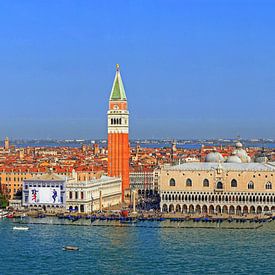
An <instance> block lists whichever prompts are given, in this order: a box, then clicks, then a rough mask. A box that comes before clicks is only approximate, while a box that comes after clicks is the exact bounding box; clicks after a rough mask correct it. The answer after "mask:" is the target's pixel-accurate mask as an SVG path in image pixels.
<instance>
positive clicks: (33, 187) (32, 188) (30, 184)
mask: <svg viewBox="0 0 275 275" xmlns="http://www.w3.org/2000/svg"><path fill="white" fill-rule="evenodd" d="M66 181H67V178H66V177H61V176H59V175H57V174H54V173H46V174H43V175H41V176H36V177H33V178H32V179H28V180H24V181H23V191H22V205H23V206H24V207H28V208H44V209H46V208H51V207H55V208H65V205H66Z"/></svg>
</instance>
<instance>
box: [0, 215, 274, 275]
mask: <svg viewBox="0 0 275 275" xmlns="http://www.w3.org/2000/svg"><path fill="white" fill-rule="evenodd" d="M14 225H15V224H13V223H12V221H9V220H0V274H1V275H2V274H4V275H6V274H80V275H84V274H168V273H170V274H171V273H173V274H186V273H187V274H190V273H196V274H197V273H203V274H221V273H226V274H275V222H274V221H273V222H272V223H269V224H265V225H264V227H262V228H259V229H252V230H251V229H242V230H230V229H199V228H196V229H185V228H149V227H135V226H132V227H98V226H72V225H69V226H64V225H63V226H62V225H42V224H30V225H29V227H30V230H29V231H13V230H12V227H13V226H14ZM65 245H75V246H79V247H80V250H79V251H73V252H69V251H63V250H62V248H63V246H65Z"/></svg>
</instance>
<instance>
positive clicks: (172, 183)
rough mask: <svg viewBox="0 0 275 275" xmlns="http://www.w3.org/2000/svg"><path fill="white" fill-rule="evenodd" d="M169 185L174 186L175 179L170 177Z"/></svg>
mask: <svg viewBox="0 0 275 275" xmlns="http://www.w3.org/2000/svg"><path fill="white" fill-rule="evenodd" d="M169 185H170V186H176V181H175V179H173V178H172V179H170V181H169Z"/></svg>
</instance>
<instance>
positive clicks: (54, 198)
mask: <svg viewBox="0 0 275 275" xmlns="http://www.w3.org/2000/svg"><path fill="white" fill-rule="evenodd" d="M29 203H31V204H42V203H47V204H61V198H60V188H55V187H30V189H29Z"/></svg>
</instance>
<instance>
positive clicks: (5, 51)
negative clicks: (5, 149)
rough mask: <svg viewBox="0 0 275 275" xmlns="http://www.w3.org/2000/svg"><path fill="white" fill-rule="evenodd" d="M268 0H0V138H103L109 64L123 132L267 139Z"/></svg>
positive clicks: (271, 101) (272, 6) (270, 123)
mask: <svg viewBox="0 0 275 275" xmlns="http://www.w3.org/2000/svg"><path fill="white" fill-rule="evenodd" d="M274 14H275V3H274V1H260V0H259V1H253V0H249V1H248V0H247V1H244V0H243V1H242V0H238V1H234V0H231V1H226V0H216V1H211V0H209V1H207V0H201V1H196V0H192V1H191V0H190V1H184V0H178V1H175V0H169V1H168V0H166V1H164V0H163V1H161V0H159V1H158V0H151V1H150V0H144V1H142V0H136V1H134V0H133V1H127V0H115V1H111V0H108V1H107V0H106V1H104V0H98V1H97V0H93V1H88V0H87V1H84V0H81V1H79V0H75V1H72V0H64V1H60V0H56V1H42V0H41V1H35V0H34V1H31V0H25V1H21V0H17V1H16V0H15V1H5V2H4V1H1V2H0V83H1V84H0V89H1V108H0V137H2V138H3V137H5V136H6V135H8V136H10V137H12V138H91V139H93V138H105V137H106V131H107V130H106V112H107V108H108V97H109V93H110V90H111V87H112V82H113V78H114V74H115V64H116V63H119V64H120V66H121V74H122V78H123V81H124V86H125V89H126V93H127V97H128V101H129V108H130V114H131V120H130V123H131V125H130V133H131V134H130V135H131V138H161V137H163V138H166V137H171V138H209V137H210V138H216V137H236V136H237V135H241V137H244V138H245V137H264V138H274V137H275V127H274V124H275V112H274V109H275V108H274V106H275V62H274V60H275V35H274V33H275V16H274Z"/></svg>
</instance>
